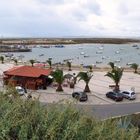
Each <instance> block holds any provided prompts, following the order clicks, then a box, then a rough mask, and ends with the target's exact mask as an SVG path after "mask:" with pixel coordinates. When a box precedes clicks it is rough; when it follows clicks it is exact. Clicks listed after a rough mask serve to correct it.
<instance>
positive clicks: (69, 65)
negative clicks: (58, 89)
mask: <svg viewBox="0 0 140 140" xmlns="http://www.w3.org/2000/svg"><path fill="white" fill-rule="evenodd" d="M67 66H68V67H69V71H71V62H70V61H67Z"/></svg>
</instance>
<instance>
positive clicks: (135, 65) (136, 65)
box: [130, 63, 139, 73]
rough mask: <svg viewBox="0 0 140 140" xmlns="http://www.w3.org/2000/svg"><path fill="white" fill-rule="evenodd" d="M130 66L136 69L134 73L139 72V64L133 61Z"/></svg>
mask: <svg viewBox="0 0 140 140" xmlns="http://www.w3.org/2000/svg"><path fill="white" fill-rule="evenodd" d="M130 67H131V68H133V69H134V73H138V72H137V69H138V67H139V65H138V64H136V63H133V64H132V65H131V66H130Z"/></svg>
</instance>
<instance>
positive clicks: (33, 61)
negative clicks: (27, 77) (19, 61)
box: [29, 59, 35, 67]
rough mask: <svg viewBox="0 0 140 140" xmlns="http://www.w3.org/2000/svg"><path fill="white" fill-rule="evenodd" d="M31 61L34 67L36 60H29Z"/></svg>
mask: <svg viewBox="0 0 140 140" xmlns="http://www.w3.org/2000/svg"><path fill="white" fill-rule="evenodd" d="M29 61H30V63H31V64H32V67H33V66H34V63H35V60H34V59H31V60H29Z"/></svg>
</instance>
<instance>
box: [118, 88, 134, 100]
mask: <svg viewBox="0 0 140 140" xmlns="http://www.w3.org/2000/svg"><path fill="white" fill-rule="evenodd" d="M121 93H122V94H123V97H124V98H126V99H129V100H134V99H136V93H135V92H134V91H132V90H124V91H121Z"/></svg>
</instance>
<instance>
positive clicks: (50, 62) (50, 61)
mask: <svg viewBox="0 0 140 140" xmlns="http://www.w3.org/2000/svg"><path fill="white" fill-rule="evenodd" d="M47 63H48V64H49V66H50V69H51V68H52V60H51V59H48V60H47Z"/></svg>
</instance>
